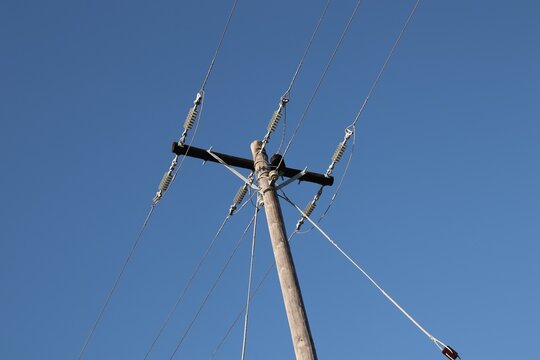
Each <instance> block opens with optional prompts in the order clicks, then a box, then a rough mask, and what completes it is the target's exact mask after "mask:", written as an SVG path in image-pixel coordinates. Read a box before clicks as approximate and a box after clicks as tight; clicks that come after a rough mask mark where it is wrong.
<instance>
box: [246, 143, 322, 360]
mask: <svg viewBox="0 0 540 360" xmlns="http://www.w3.org/2000/svg"><path fill="white" fill-rule="evenodd" d="M260 149H261V142H260V141H254V142H253V143H251V153H252V155H253V161H254V165H255V171H256V172H257V182H258V184H259V187H260V189H261V192H262V196H263V201H264V209H265V213H266V220H267V222H268V230H269V232H270V238H271V240H272V249H273V251H274V258H275V261H276V268H277V271H278V276H279V283H280V285H281V292H282V294H283V302H284V303H285V310H286V312H287V319H288V320H289V328H290V330H291V337H292V340H293V346H294V352H295V354H296V359H298V360H316V359H317V354H316V353H315V345H314V343H313V339H312V337H311V331H310V329H309V323H308V319H307V316H306V311H305V308H304V301H303V300H302V293H301V292H300V286H299V284H298V278H297V276H296V270H295V267H294V262H293V259H292V255H291V250H290V248H289V243H288V241H287V234H286V232H285V226H284V225H283V215H282V213H281V208H280V205H279V201H278V198H277V195H276V191H275V189H274V186H273V185H272V184H271V181H270V177H269V176H270V174H269V172H270V168H269V165H268V158H267V156H266V153H265V152H264V151H262V152H261V151H260Z"/></svg>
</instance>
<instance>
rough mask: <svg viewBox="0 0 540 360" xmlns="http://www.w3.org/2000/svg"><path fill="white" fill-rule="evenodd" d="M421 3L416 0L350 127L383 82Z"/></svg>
mask: <svg viewBox="0 0 540 360" xmlns="http://www.w3.org/2000/svg"><path fill="white" fill-rule="evenodd" d="M420 1H421V0H416V3H415V4H414V6H413V8H412V10H411V12H410V14H409V17H408V18H407V20H406V21H405V25H403V27H402V28H401V32H400V33H399V35H398V37H397V38H396V41H395V42H394V44H393V45H392V48H391V49H390V51H389V52H388V55H387V56H386V59H385V60H384V63H383V65H382V67H381V69H380V70H379V73H378V74H377V77H376V78H375V80H374V81H373V84H371V88H370V89H369V92H368V94H367V96H366V98H365V99H364V102H363V103H362V106H361V107H360V110H358V113H357V114H356V116H355V118H354V121H353V122H352V124H351V125H350V126H354V125H356V122H357V121H358V119H359V118H360V116H361V115H362V113H363V112H364V109H365V108H366V105H367V103H368V101H369V99H370V97H371V95H372V94H373V91H375V88H376V87H377V85H378V84H379V81H380V80H381V77H382V75H383V73H384V71H385V70H386V66H387V65H388V63H389V62H390V59H392V56H393V55H394V52H395V50H396V48H397V47H398V45H399V43H400V42H401V38H402V37H403V35H404V34H405V32H406V31H407V28H408V27H409V24H410V23H411V21H412V19H413V17H414V14H415V13H416V9H417V8H418V5H420Z"/></svg>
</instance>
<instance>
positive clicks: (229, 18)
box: [201, 0, 238, 91]
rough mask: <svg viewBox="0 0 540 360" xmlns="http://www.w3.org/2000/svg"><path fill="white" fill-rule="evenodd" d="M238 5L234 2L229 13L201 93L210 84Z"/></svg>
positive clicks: (236, 1) (235, 0) (236, 0)
mask: <svg viewBox="0 0 540 360" xmlns="http://www.w3.org/2000/svg"><path fill="white" fill-rule="evenodd" d="M237 4H238V0H234V2H233V5H232V8H231V11H230V12H229V17H228V18H227V22H226V23H225V27H224V28H223V32H222V33H221V37H220V38H219V42H218V45H217V47H216V51H215V52H214V57H213V58H212V61H211V62H210V66H209V67H208V71H207V72H206V76H205V77H204V81H203V83H202V85H201V91H204V88H205V86H206V83H207V82H208V78H209V77H210V74H211V73H212V70H213V69H214V64H215V63H216V59H217V57H218V54H219V51H220V50H221V45H222V44H223V39H225V34H226V33H227V30H228V29H229V24H230V23H231V19H232V17H233V15H234V12H235V10H236V5H237Z"/></svg>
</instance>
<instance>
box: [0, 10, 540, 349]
mask: <svg viewBox="0 0 540 360" xmlns="http://www.w3.org/2000/svg"><path fill="white" fill-rule="evenodd" d="M413 3H414V1H412V0H411V1H389V0H385V1H374V0H365V1H364V2H363V4H362V6H361V8H360V10H359V13H358V15H357V17H356V19H355V21H354V23H353V25H352V27H351V29H350V32H349V34H348V35H347V37H346V39H345V41H344V43H343V46H342V48H341V49H340V51H339V52H338V55H337V57H336V60H335V62H334V64H333V66H332V68H331V70H330V72H329V74H328V76H327V78H326V80H325V82H324V84H323V86H322V88H321V91H320V92H319V94H318V96H317V98H316V99H315V102H314V105H313V107H312V109H311V111H310V113H309V114H308V116H307V117H306V120H305V122H304V124H303V126H302V128H301V129H300V132H299V134H298V137H297V140H296V141H295V142H294V143H293V146H292V148H291V151H290V153H289V154H288V156H287V164H288V165H289V166H293V167H297V168H303V167H304V166H308V167H309V169H310V170H312V171H321V172H324V171H325V169H326V167H327V166H328V163H329V158H330V156H331V154H332V152H333V150H334V148H335V146H336V144H337V142H338V141H339V140H341V138H342V136H343V129H344V127H345V126H346V125H348V124H350V123H351V122H352V119H353V117H354V114H355V113H356V111H357V110H358V108H359V106H360V104H361V102H362V101H363V98H364V96H365V95H366V93H367V90H368V88H369V85H370V84H371V81H372V80H373V78H374V77H375V75H376V72H377V71H378V69H379V67H380V65H381V64H382V62H383V60H384V57H385V54H386V52H387V51H388V49H389V48H390V46H391V44H392V42H393V40H394V38H395V37H396V35H397V33H398V32H399V30H400V28H401V26H402V24H403V22H404V20H405V18H406V17H407V14H408V12H409V11H410V9H411V7H412V5H413ZM322 5H323V2H322V1H308V0H299V1H285V0H277V1H271V2H269V1H243V0H240V1H239V4H238V9H237V13H236V15H235V17H234V18H233V21H232V23H231V27H230V31H229V33H228V34H227V37H226V39H225V42H224V44H223V49H222V52H221V54H220V57H219V58H218V61H217V64H216V67H215V70H214V72H213V74H212V77H211V78H210V80H209V82H208V85H207V88H206V95H207V96H206V100H205V107H204V113H203V117H202V119H201V124H200V128H199V132H198V134H197V138H196V140H195V143H194V144H196V145H197V146H200V147H205V148H206V147H210V146H213V147H214V149H216V150H217V151H222V152H228V153H231V154H235V155H238V156H244V157H249V156H250V152H249V143H250V142H251V141H252V140H255V139H257V138H261V137H262V136H263V135H264V131H265V127H266V125H267V121H268V119H269V117H270V115H271V113H272V111H273V110H274V109H275V107H276V105H277V101H278V99H279V97H280V95H281V94H282V93H283V91H284V90H285V89H286V87H287V85H288V82H289V80H290V77H291V75H292V73H293V71H294V68H295V66H296V64H297V62H298V60H299V58H300V56H301V54H302V51H303V49H304V47H305V45H306V42H307V40H308V38H309V36H310V33H311V31H312V30H313V27H314V25H315V22H316V20H317V18H318V16H319V14H320V11H321V9H322ZM230 6H231V1H207V0H203V1H152V2H151V1H13V0H4V1H2V2H1V4H0V45H1V55H0V81H1V84H2V86H0V99H1V100H0V102H1V106H0V117H1V121H0V126H1V127H0V154H1V155H0V159H1V164H2V176H1V177H0V184H1V186H0V189H1V192H2V196H1V198H2V201H3V204H2V207H1V210H0V211H1V216H0V219H1V220H0V221H1V226H0V319H1V321H0V359H6V360H11V359H13V360H19V359H21V360H35V359H50V360H59V359H75V358H76V355H77V353H78V352H79V350H80V348H81V346H82V344H83V342H84V339H85V337H86V336H87V334H88V332H89V330H90V327H91V325H92V323H93V321H94V320H95V317H96V315H97V313H98V311H99V308H100V306H101V305H102V303H103V301H104V299H105V296H106V294H107V292H108V290H109V289H110V287H111V285H112V283H113V281H114V278H115V276H116V274H117V273H118V271H119V269H120V267H121V264H122V262H123V261H124V258H125V256H126V255H127V252H128V250H129V248H130V246H131V243H132V242H133V240H134V238H135V236H136V234H137V231H138V229H139V227H140V225H141V223H142V221H143V220H144V217H145V215H146V212H147V211H148V208H149V205H150V202H151V199H152V197H153V195H154V193H155V191H156V188H157V185H158V183H159V180H160V179H161V176H162V174H163V172H164V171H165V170H166V169H167V167H168V166H169V163H170V160H171V156H172V155H171V153H170V152H169V147H170V143H171V142H172V141H173V140H175V139H178V136H179V134H180V128H181V125H182V123H183V121H184V118H185V115H186V112H187V110H188V108H189V106H190V105H191V102H192V101H193V98H194V96H195V93H196V92H197V90H198V88H199V86H200V84H201V82H202V79H203V77H204V75H205V73H206V69H207V67H208V64H209V61H210V58H211V55H212V54H213V52H214V49H215V46H216V43H217V40H218V37H219V34H220V32H221V30H222V28H223V25H224V22H225V19H226V16H227V14H228V11H229V8H230ZM353 6H354V1H352V0H347V1H334V2H333V4H332V5H331V7H330V9H329V12H328V16H327V18H326V19H325V21H324V23H323V25H322V28H321V33H320V36H319V37H318V38H317V39H316V42H315V44H314V47H313V51H312V52H311V53H310V55H309V57H308V58H307V60H306V64H305V67H304V68H303V70H302V72H301V74H300V77H299V79H298V82H297V84H296V86H295V88H294V91H293V93H292V96H291V102H290V103H289V105H288V113H287V135H288V136H290V134H291V129H292V127H293V126H295V124H296V122H297V121H298V119H299V116H300V114H301V112H302V111H303V110H304V108H305V106H306V103H307V100H308V98H309V96H310V94H311V92H312V90H313V87H314V85H315V83H316V81H317V79H318V77H319V76H320V74H321V70H322V68H323V66H324V64H325V62H326V61H327V59H328V56H329V55H330V52H331V49H332V48H333V46H334V45H335V42H336V40H337V37H338V35H339V33H340V32H341V30H342V28H343V26H344V23H345V21H346V19H347V17H348V16H349V14H350V12H351V10H352V8H353ZM539 35H540V5H539V3H538V2H537V1H517V2H508V1H476V2H474V1H423V2H422V4H421V5H420V8H419V10H418V12H417V15H416V18H415V20H414V21H413V23H412V25H411V26H410V28H409V31H408V33H407V34H406V36H405V37H404V39H403V41H402V43H401V45H400V47H399V49H398V51H397V52H396V54H395V57H394V58H393V60H392V62H391V63H390V65H389V68H388V70H387V72H386V73H385V75H384V78H383V79H382V82H381V84H380V86H379V87H378V89H377V90H376V92H375V94H374V96H373V98H372V100H371V102H370V104H369V106H368V109H367V111H366V112H365V113H364V115H363V117H362V118H361V120H360V122H359V124H358V128H357V142H356V150H355V157H354V160H353V165H352V168H351V171H350V172H349V175H348V177H347V178H346V180H345V183H344V187H343V191H342V193H341V196H340V197H339V198H338V199H337V201H336V203H335V206H334V207H333V209H332V211H331V212H330V214H329V215H328V216H327V217H326V218H325V220H324V221H323V222H322V225H323V228H324V229H325V230H327V232H328V233H330V234H331V235H332V236H333V237H334V238H335V239H336V240H337V241H338V242H339V243H340V244H341V245H342V247H343V248H344V249H345V250H346V251H347V252H348V253H349V254H350V255H351V256H352V257H353V258H355V259H356V260H357V261H358V262H359V263H360V264H362V265H363V266H365V268H366V270H368V272H370V273H371V274H372V275H373V276H374V278H375V279H377V280H378V281H379V282H380V283H381V284H382V285H383V286H384V287H385V288H386V290H387V291H388V292H389V293H390V294H392V295H393V296H394V297H395V298H396V299H397V300H398V301H399V302H400V303H401V304H402V305H403V306H404V307H405V308H406V309H407V310H408V311H409V312H410V313H411V314H412V315H413V316H414V317H415V318H416V319H417V320H418V321H419V322H420V323H421V324H422V325H424V326H425V327H426V328H427V329H428V330H429V331H431V332H432V333H433V334H434V335H435V336H436V337H438V338H439V339H441V340H443V341H445V342H447V343H448V344H450V345H452V346H453V347H455V348H456V349H457V350H458V351H459V352H460V353H461V354H462V358H463V359H464V360H467V359H469V360H472V359H488V358H489V359H492V360H497V359H534V358H537V357H538V345H539V341H540V334H539V332H538V323H539V322H540V310H539V309H538V303H539V302H540V293H539V292H540V290H539V287H538V281H539V277H540V276H539V275H540V265H539V262H538V255H539V254H540V246H539V244H538V241H539V235H540V221H539V216H540V186H539V184H540V161H539V160H538V159H539V155H540V141H539V138H540V123H539V120H540V111H539V108H538V97H539V94H540V85H539V84H540V70H539V66H538V64H539V63H540V42H539V41H538V37H539ZM192 134H193V133H191V135H192ZM272 140H273V141H272V143H271V144H270V145H269V150H270V151H272V150H275V148H276V145H277V143H278V140H279V137H278V136H274V138H273V139H272ZM343 165H344V164H340V166H339V167H338V168H337V169H336V173H335V175H336V176H337V177H338V178H339V176H341V174H342V171H343ZM239 185H240V182H239V180H238V179H237V178H235V177H234V176H232V175H231V174H230V173H228V172H227V171H226V170H225V169H223V168H222V167H220V166H218V165H215V164H206V165H205V166H202V165H201V162H200V161H198V160H194V159H187V160H186V162H185V164H184V166H183V168H182V171H181V174H180V175H179V178H178V179H177V181H176V182H175V183H174V185H173V186H172V188H171V189H170V191H169V192H168V193H167V194H166V196H165V198H164V199H163V201H162V202H161V203H160V204H159V205H158V208H157V210H156V212H155V214H154V217H153V218H152V220H151V222H150V224H149V226H148V229H147V232H146V233H145V235H144V238H143V240H142V242H141V243H140V246H139V248H138V249H137V252H136V253H135V256H134V257H133V259H132V262H131V263H130V265H129V267H128V269H127V271H126V273H125V276H124V278H123V280H122V282H121V283H120V286H119V287H118V291H117V292H116V294H115V296H114V298H113V300H112V302H111V304H110V306H109V308H108V309H107V311H106V313H105V316H104V318H103V321H102V322H101V324H100V326H99V328H98V329H97V331H96V334H95V336H94V338H93V339H92V342H91V343H90V345H89V347H88V349H87V352H86V356H85V359H142V358H143V356H144V353H145V352H146V350H147V349H148V346H149V344H150V343H151V341H152V339H153V337H154V336H155V334H156V332H157V330H158V328H159V326H160V325H161V323H162V322H163V320H164V317H165V315H166V314H167V312H168V311H169V308H170V307H171V305H172V304H173V303H174V301H175V298H176V296H177V294H178V292H179V291H180V290H181V288H182V287H183V286H184V284H185V283H186V281H187V278H188V276H189V274H190V273H191V271H192V269H193V267H194V266H195V264H196V262H197V260H198V258H199V256H200V255H201V253H202V252H203V250H204V248H205V247H206V244H207V243H208V241H209V240H210V238H211V237H212V236H213V234H214V233H215V231H216V230H217V228H218V227H219V225H220V223H221V221H222V220H223V218H224V216H225V215H226V213H227V210H228V207H229V205H230V201H231V199H232V197H233V196H234V194H235V192H236V190H237V188H238V187H239ZM315 191H316V186H314V185H310V184H302V185H296V184H295V185H291V186H289V188H288V189H287V193H288V195H289V196H290V197H291V198H293V199H294V200H295V201H297V202H298V203H299V204H301V205H302V206H303V205H304V204H305V203H306V202H307V201H308V200H309V199H310V198H311V197H312V196H313V194H314V192H315ZM330 193H331V191H327V192H326V194H325V197H324V198H323V200H322V203H321V206H320V209H319V211H321V209H322V208H324V206H323V204H325V203H326V202H327V201H328V198H329V194H330ZM283 207H284V215H285V217H286V221H287V227H288V228H289V229H291V228H292V227H293V226H294V223H295V222H296V220H297V218H298V215H297V214H296V213H295V211H294V210H292V209H291V208H290V207H288V206H286V205H285V204H284V205H283ZM252 211H253V209H252V207H251V206H248V207H246V208H245V209H244V210H243V211H242V212H240V213H239V214H238V215H236V216H235V217H233V219H232V220H231V222H230V223H229V224H228V226H227V227H226V229H225V231H224V233H223V235H222V237H220V239H219V241H218V243H217V245H216V248H215V249H214V250H215V251H214V252H213V253H212V254H211V256H210V257H209V259H208V261H207V263H206V265H205V267H204V268H203V270H202V272H201V273H200V276H199V277H198V278H197V281H196V282H195V284H194V286H193V288H192V290H191V291H190V292H189V293H188V296H187V297H186V299H185V301H184V303H182V304H181V306H180V307H179V309H178V311H177V313H176V315H175V317H174V318H173V321H172V323H171V326H169V327H168V328H167V330H166V332H165V333H164V336H163V337H162V338H161V340H160V342H159V343H158V345H157V347H156V349H155V351H154V352H153V354H152V355H153V356H152V357H151V358H152V359H168V358H169V356H170V354H171V352H172V351H173V349H174V346H175V344H176V342H177V341H178V339H179V337H180V334H181V333H182V332H183V330H184V328H185V327H186V325H187V324H188V323H189V321H190V319H191V317H192V316H193V314H194V312H195V310H196V308H197V306H198V304H199V303H200V301H201V299H202V298H203V297H204V294H205V292H206V289H207V288H208V287H209V286H210V284H211V282H212V281H213V279H214V277H215V276H216V273H217V272H218V271H219V268H220V267H221V265H222V263H223V262H224V260H225V258H226V257H227V256H228V254H229V252H230V251H231V249H232V247H233V246H234V243H235V242H236V241H237V239H238V238H239V236H240V234H241V232H242V229H243V228H244V227H245V225H246V224H247V222H248V221H249V218H250V217H251V215H252ZM316 214H318V213H316ZM264 225H265V221H264V218H263V217H261V221H260V226H259V236H258V239H257V249H256V258H255V280H258V279H259V278H260V277H261V275H262V274H263V273H264V271H265V270H266V268H267V266H268V264H269V263H271V262H272V259H273V257H272V252H271V248H270V244H269V239H268V235H267V231H266V228H265V226H264ZM292 250H293V253H294V256H295V260H296V265H297V270H298V276H299V279H300V283H301V286H302V290H303V293H304V298H305V304H306V308H307V312H308V315H309V318H310V323H311V327H312V331H313V335H314V339H315V342H316V345H317V350H318V353H319V357H320V358H321V359H381V360H382V359H395V358H400V359H442V358H443V356H442V355H441V354H440V353H439V351H438V350H437V349H436V348H435V346H434V345H433V344H432V343H431V342H430V341H429V340H428V339H427V338H426V337H425V336H424V335H423V334H422V333H421V332H419V331H418V330H417V329H416V328H415V327H414V326H413V325H412V324H411V323H410V322H408V321H407V320H406V319H405V318H404V317H403V316H402V315H401V314H400V313H399V312H398V311H397V310H396V309H395V308H393V307H392V306H391V305H390V303H389V302H388V301H387V300H386V299H384V298H383V297H382V296H381V295H380V294H379V293H378V292H377V291H376V290H375V288H373V286H371V285H370V284H369V283H368V282H367V281H366V279H365V278H363V277H362V275H361V274H360V273H359V272H357V271H356V270H355V269H354V268H353V267H352V266H351V265H350V264H349V263H347V262H346V261H345V259H344V258H342V257H341V256H340V255H339V254H338V253H337V252H336V251H335V249H334V248H332V247H331V246H330V245H329V244H328V243H327V242H326V240H324V239H323V238H322V237H321V236H320V235H319V234H317V233H316V232H314V231H312V232H310V233H308V234H306V235H303V236H298V237H296V239H295V241H294V243H293V244H292ZM248 264H249V241H245V242H244V243H243V244H242V246H241V248H240V250H239V252H238V254H237V256H236V257H235V258H234V260H233V262H232V265H231V267H230V269H229V270H228V271H227V273H225V275H224V277H223V280H222V281H221V282H220V284H219V286H218V287H217V289H216V291H215V293H214V295H213V296H212V298H211V299H210V301H209V302H208V305H207V307H206V308H205V309H204V311H203V313H202V314H201V317H200V318H199V321H198V322H197V323H196V324H195V326H194V327H193V330H192V332H191V333H190V335H189V337H188V338H187V339H186V341H185V343H184V345H183V347H182V349H181V350H180V352H179V353H178V354H177V357H176V359H207V358H208V356H209V355H210V353H211V352H212V350H213V349H214V347H215V346H216V345H217V343H218V342H219V339H220V338H221V336H222V335H223V334H224V332H225V330H226V328H227V327H228V326H229V324H230V323H231V321H232V319H233V318H234V317H235V315H236V313H237V312H238V310H239V309H240V308H241V307H242V304H243V303H244V299H245V293H246V286H247V270H248ZM250 314H251V319H250V332H249V339H248V352H247V357H248V358H249V359H257V360H264V359H292V358H293V351H292V345H291V341H290V336H289V332H288V327H287V321H286V317H285V313H284V308H283V304H282V301H281V293H280V289H279V286H278V282H277V275H276V274H275V273H272V275H271V276H270V278H269V280H268V281H267V282H266V283H265V285H264V287H263V288H262V289H261V291H260V292H259V294H258V295H257V297H256V298H255V300H254V302H253V303H252V309H251V313H250ZM241 336H242V329H241V326H237V327H236V328H235V329H234V331H233V332H232V333H231V336H230V337H229V339H228V341H227V342H226V343H225V345H224V346H223V348H222V349H221V352H220V353H219V357H218V358H220V359H234V358H238V357H239V356H240V350H241Z"/></svg>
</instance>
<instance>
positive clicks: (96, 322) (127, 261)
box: [77, 205, 155, 360]
mask: <svg viewBox="0 0 540 360" xmlns="http://www.w3.org/2000/svg"><path fill="white" fill-rule="evenodd" d="M154 209H155V205H152V206H151V207H150V211H149V212H148V214H147V215H146V219H145V220H144V223H143V225H142V227H141V229H140V230H139V233H138V235H137V237H136V238H135V241H134V242H133V244H132V245H131V249H130V250H129V253H128V256H127V257H126V260H124V264H123V265H122V268H121V269H120V272H119V273H118V275H117V276H116V279H115V281H114V283H113V286H112V288H111V289H110V290H109V293H108V294H107V298H106V299H105V303H103V305H102V306H101V309H100V310H99V313H98V316H97V318H96V320H95V321H94V325H93V326H92V329H91V330H90V333H89V334H88V336H87V337H86V340H85V341H84V344H83V346H82V348H81V350H80V352H79V355H78V356H77V359H78V360H80V359H82V358H83V356H84V353H85V351H86V348H87V347H88V344H89V343H90V341H91V340H92V337H93V336H94V333H95V332H96V329H97V328H98V326H99V324H100V322H101V319H102V318H103V314H104V313H105V310H107V307H108V306H109V303H110V302H111V299H112V297H113V295H114V293H115V292H116V289H117V287H118V284H119V283H120V280H121V279H122V277H123V276H124V272H125V271H126V268H127V265H128V264H129V262H130V261H131V258H132V257H133V253H134V252H135V249H136V248H137V246H138V245H139V242H140V241H141V238H142V235H143V233H144V230H145V229H146V225H148V221H149V220H150V218H151V217H152V214H153V213H154Z"/></svg>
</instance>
